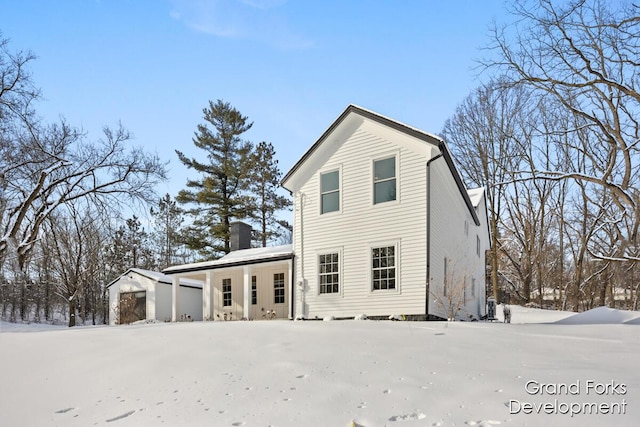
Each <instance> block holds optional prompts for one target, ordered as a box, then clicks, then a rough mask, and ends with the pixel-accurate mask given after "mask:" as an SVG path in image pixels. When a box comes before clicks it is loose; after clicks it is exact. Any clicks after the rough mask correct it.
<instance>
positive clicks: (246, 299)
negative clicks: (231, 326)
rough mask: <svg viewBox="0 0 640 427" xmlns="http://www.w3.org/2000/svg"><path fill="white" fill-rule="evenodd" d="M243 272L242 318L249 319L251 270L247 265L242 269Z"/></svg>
mask: <svg viewBox="0 0 640 427" xmlns="http://www.w3.org/2000/svg"><path fill="white" fill-rule="evenodd" d="M243 272H244V294H243V298H242V300H243V301H242V317H244V318H245V319H249V308H250V305H249V304H250V302H251V269H250V268H249V266H248V265H245V266H244V267H243Z"/></svg>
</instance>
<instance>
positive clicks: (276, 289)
mask: <svg viewBox="0 0 640 427" xmlns="http://www.w3.org/2000/svg"><path fill="white" fill-rule="evenodd" d="M273 302H274V303H275V304H284V273H276V274H274V275H273Z"/></svg>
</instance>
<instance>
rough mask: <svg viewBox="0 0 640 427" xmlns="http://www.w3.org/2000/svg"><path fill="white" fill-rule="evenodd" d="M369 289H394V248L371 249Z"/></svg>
mask: <svg viewBox="0 0 640 427" xmlns="http://www.w3.org/2000/svg"><path fill="white" fill-rule="evenodd" d="M371 289H372V290H373V291H378V290H387V289H396V247H395V246H382V247H375V248H371Z"/></svg>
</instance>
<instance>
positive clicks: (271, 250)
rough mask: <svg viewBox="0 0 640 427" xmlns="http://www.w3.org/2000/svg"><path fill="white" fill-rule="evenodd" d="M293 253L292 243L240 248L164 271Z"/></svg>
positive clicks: (222, 264)
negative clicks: (215, 257)
mask: <svg viewBox="0 0 640 427" xmlns="http://www.w3.org/2000/svg"><path fill="white" fill-rule="evenodd" d="M292 253H293V246H292V245H280V246H268V247H265V248H251V249H240V250H237V251H232V252H229V253H228V254H226V255H225V256H223V257H222V258H220V259H218V260H215V261H203V262H196V263H191V264H182V265H176V266H173V267H169V268H165V269H164V270H163V271H165V272H167V273H171V272H176V271H182V270H190V269H204V268H209V267H210V268H219V267H222V266H225V265H227V264H236V263H245V262H252V261H257V260H263V261H269V259H272V258H279V257H283V256H288V255H291V254H292Z"/></svg>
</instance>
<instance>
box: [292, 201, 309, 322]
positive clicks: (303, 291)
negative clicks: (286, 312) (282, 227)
mask: <svg viewBox="0 0 640 427" xmlns="http://www.w3.org/2000/svg"><path fill="white" fill-rule="evenodd" d="M297 194H298V195H299V199H300V227H298V230H300V280H299V281H298V283H297V285H298V287H299V288H300V309H301V315H302V317H303V318H305V317H306V313H305V307H304V303H305V296H306V281H307V280H306V279H305V277H304V197H305V195H304V193H302V192H300V191H298V192H297ZM295 317H296V316H294V318H295Z"/></svg>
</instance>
